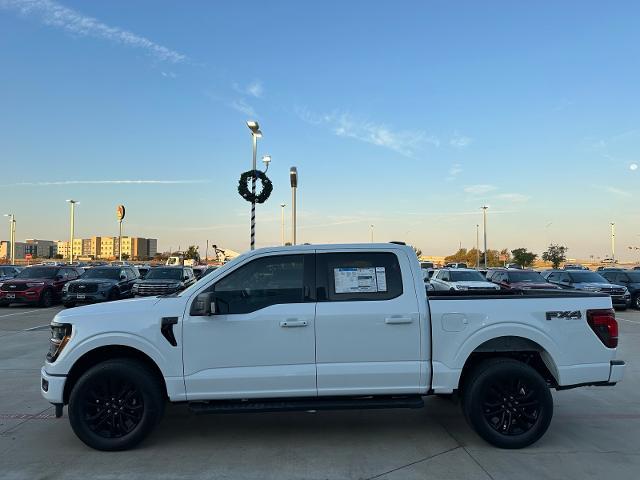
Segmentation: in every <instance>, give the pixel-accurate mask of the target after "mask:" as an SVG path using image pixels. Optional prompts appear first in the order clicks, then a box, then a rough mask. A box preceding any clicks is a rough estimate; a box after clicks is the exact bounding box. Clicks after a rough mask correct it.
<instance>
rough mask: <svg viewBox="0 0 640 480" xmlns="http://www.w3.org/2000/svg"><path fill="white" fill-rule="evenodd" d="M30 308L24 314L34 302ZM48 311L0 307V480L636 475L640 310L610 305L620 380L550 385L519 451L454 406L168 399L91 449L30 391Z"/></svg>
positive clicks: (43, 347)
mask: <svg viewBox="0 0 640 480" xmlns="http://www.w3.org/2000/svg"><path fill="white" fill-rule="evenodd" d="M33 310H35V311H33ZM58 310H59V308H52V309H46V310H39V309H34V308H29V307H12V308H3V309H0V385H1V386H2V387H1V388H0V478H8V479H39V478H64V479H76V478H77V479H86V478H92V479H96V480H99V479H121V478H122V479H124V478H126V479H134V478H153V479H174V478H178V479H180V478H220V479H274V480H275V479H278V480H281V479H288V478H292V479H374V478H375V479H385V480H392V479H393V480H400V479H402V480H404V479H418V478H420V479H424V478H430V479H439V478H442V479H454V478H465V479H505V480H507V479H508V480H513V479H530V478H539V479H555V478H558V479H567V478H569V479H574V478H575V479H581V480H582V479H599V480H600V479H602V478H607V480H614V479H632V478H633V479H635V478H637V477H638V475H639V472H640V389H638V385H639V381H640V368H639V367H638V365H640V347H639V346H638V345H639V343H640V313H638V312H636V311H632V310H629V311H627V312H619V313H618V319H619V320H620V322H619V323H620V329H621V340H620V350H619V357H620V358H621V359H624V360H626V361H627V372H626V376H625V379H624V381H623V382H622V383H620V384H619V385H618V386H616V387H613V388H601V387H588V388H581V389H576V390H570V391H565V392H555V393H554V401H555V416H554V419H553V421H552V423H551V427H550V429H549V431H548V432H547V434H546V435H545V436H544V437H543V438H542V440H541V441H539V442H538V443H537V444H536V445H534V446H532V447H529V448H527V449H524V450H517V451H505V450H498V449H495V448H493V447H491V446H489V445H487V444H486V443H484V442H483V441H482V440H481V439H480V438H479V437H478V436H477V435H476V434H475V433H474V432H473V431H472V430H471V429H470V428H469V427H468V426H467V424H466V423H465V421H464V419H463V417H462V415H461V414H460V410H459V407H458V406H457V405H454V404H453V403H451V402H449V401H446V400H441V399H439V398H428V399H427V400H426V408H425V409H421V410H381V411H366V410H364V411H347V412H318V413H282V414H281V413H268V414H240V415H212V416H194V415H192V414H190V413H189V412H188V410H187V409H186V407H184V406H172V407H169V408H167V412H166V416H165V418H164V420H163V422H162V423H161V425H160V426H159V428H158V429H157V430H156V432H155V433H154V434H153V435H152V436H151V437H150V438H149V439H148V440H147V441H145V442H144V443H143V444H142V445H141V446H140V447H139V448H137V449H135V450H132V451H127V452H117V453H104V452H97V451H95V450H92V449H90V448H88V447H86V446H85V445H84V444H82V443H81V442H80V441H79V440H78V439H77V438H76V437H75V435H74V434H73V432H72V430H71V428H70V426H69V422H68V419H67V417H66V411H65V417H64V418H62V419H55V418H53V408H52V407H51V406H50V405H49V404H47V403H46V402H45V401H44V400H43V399H42V398H41V396H40V392H39V369H40V367H41V365H42V362H43V359H44V355H45V353H46V351H47V348H48V337H49V332H48V330H47V327H46V325H47V324H48V322H49V321H50V319H51V318H52V317H53V315H54V314H55V312H56V311H58Z"/></svg>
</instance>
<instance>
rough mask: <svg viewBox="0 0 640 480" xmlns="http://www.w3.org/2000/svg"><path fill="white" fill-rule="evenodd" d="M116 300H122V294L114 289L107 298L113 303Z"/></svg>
mask: <svg viewBox="0 0 640 480" xmlns="http://www.w3.org/2000/svg"><path fill="white" fill-rule="evenodd" d="M115 300H120V292H119V291H118V290H117V289H115V288H113V289H111V290H110V291H109V296H108V297H107V301H108V302H113V301H115Z"/></svg>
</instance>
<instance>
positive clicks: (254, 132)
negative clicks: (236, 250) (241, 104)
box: [247, 120, 262, 250]
mask: <svg viewBox="0 0 640 480" xmlns="http://www.w3.org/2000/svg"><path fill="white" fill-rule="evenodd" d="M247 127H249V130H251V141H252V143H253V160H252V163H251V171H252V172H253V174H252V175H251V194H252V195H253V201H252V202H251V250H254V249H255V248H256V200H255V197H256V174H255V172H256V154H257V151H258V138H261V137H262V132H261V131H260V125H258V122H256V121H253V120H250V121H248V122H247Z"/></svg>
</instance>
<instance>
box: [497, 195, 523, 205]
mask: <svg viewBox="0 0 640 480" xmlns="http://www.w3.org/2000/svg"><path fill="white" fill-rule="evenodd" d="M495 198H496V199H498V200H505V201H507V202H512V203H524V202H528V201H529V199H530V198H531V197H530V196H528V195H523V194H521V193H501V194H499V195H496V196H495Z"/></svg>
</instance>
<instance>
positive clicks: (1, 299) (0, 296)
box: [0, 290, 42, 303]
mask: <svg viewBox="0 0 640 480" xmlns="http://www.w3.org/2000/svg"><path fill="white" fill-rule="evenodd" d="M40 293H42V292H41V291H38V290H23V291H21V292H0V303H37V302H38V301H39V300H40Z"/></svg>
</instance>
